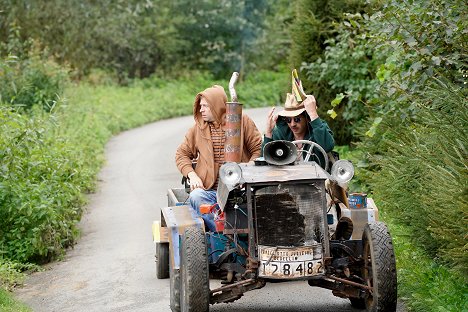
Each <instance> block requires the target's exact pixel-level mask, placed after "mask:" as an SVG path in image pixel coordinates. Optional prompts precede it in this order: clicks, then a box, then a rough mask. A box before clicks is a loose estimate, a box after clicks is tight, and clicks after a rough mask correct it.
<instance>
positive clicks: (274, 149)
mask: <svg viewBox="0 0 468 312" xmlns="http://www.w3.org/2000/svg"><path fill="white" fill-rule="evenodd" d="M263 157H264V158H265V161H266V162H267V163H269V164H271V165H277V166H281V165H288V164H291V163H293V162H294V161H295V160H296V158H297V148H296V145H294V143H291V142H289V141H283V140H278V141H272V142H268V143H267V144H265V147H263Z"/></svg>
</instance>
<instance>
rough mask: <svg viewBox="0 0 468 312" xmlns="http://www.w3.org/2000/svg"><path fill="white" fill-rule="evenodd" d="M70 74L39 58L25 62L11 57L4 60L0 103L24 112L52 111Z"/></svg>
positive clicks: (2, 61)
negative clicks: (39, 108)
mask: <svg viewBox="0 0 468 312" xmlns="http://www.w3.org/2000/svg"><path fill="white" fill-rule="evenodd" d="M67 77H68V76H67V72H66V71H65V70H63V69H62V68H60V67H59V66H58V65H56V64H55V63H54V62H51V61H44V60H42V59H41V58H40V57H38V56H34V55H32V56H31V58H28V59H26V60H21V59H19V58H17V57H14V56H9V57H8V58H6V59H5V60H0V104H7V105H11V106H14V107H16V108H21V109H22V110H30V109H31V108H32V107H33V106H38V107H41V108H42V109H44V110H45V111H47V112H49V111H51V110H52V109H53V108H54V107H55V106H56V105H57V103H58V102H60V97H61V95H62V93H63V90H64V87H65V82H66V81H67Z"/></svg>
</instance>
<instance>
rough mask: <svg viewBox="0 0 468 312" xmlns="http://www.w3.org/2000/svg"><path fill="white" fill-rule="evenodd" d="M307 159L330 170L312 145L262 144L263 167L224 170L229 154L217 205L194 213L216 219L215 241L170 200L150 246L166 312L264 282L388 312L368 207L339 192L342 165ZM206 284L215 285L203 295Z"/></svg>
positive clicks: (392, 277)
mask: <svg viewBox="0 0 468 312" xmlns="http://www.w3.org/2000/svg"><path fill="white" fill-rule="evenodd" d="M231 96H232V93H231ZM232 98H233V97H232ZM235 102H236V101H233V102H230V103H228V111H227V119H229V118H230V111H236V112H237V113H236V114H238V110H237V107H236V108H235V110H230V109H229V104H235ZM231 119H232V120H238V118H231ZM229 142H230V141H229V140H228V138H226V145H228V143H229ZM296 143H301V144H302V146H305V148H302V149H299V150H298V148H297V145H296ZM233 150H235V149H233ZM226 151H227V148H226ZM298 153H299V155H300V156H299V157H298ZM303 153H305V154H307V156H306V159H304V160H302V159H303V157H302V154H303ZM314 153H322V154H323V156H324V158H325V159H326V163H327V164H328V163H329V162H328V157H327V154H326V153H325V152H324V151H323V149H322V148H321V147H320V146H319V145H317V144H316V143H314V142H311V141H299V142H287V141H273V142H270V143H268V144H267V145H265V148H264V151H263V155H264V157H262V158H259V159H257V160H256V161H255V162H251V163H237V162H236V161H229V158H230V155H228V154H227V155H226V160H227V162H226V163H225V164H224V165H223V166H222V167H221V169H220V172H219V177H220V180H219V186H218V190H217V193H218V194H217V199H218V202H217V204H215V205H213V206H202V207H200V211H201V213H210V214H213V215H214V218H215V223H216V232H210V231H207V230H205V226H204V223H203V220H202V218H200V217H199V216H198V215H197V214H196V213H195V212H194V211H193V210H192V209H191V208H190V207H189V206H188V205H186V204H185V203H186V202H187V199H188V196H189V193H188V192H187V191H186V189H185V188H177V189H169V190H168V207H165V208H162V209H161V219H160V221H155V222H154V224H153V238H154V241H155V243H156V271H157V277H158V278H170V306H171V309H172V311H208V310H209V305H210V304H215V303H221V302H232V301H234V300H237V299H239V298H241V297H242V295H243V293H245V292H247V291H250V290H254V289H258V288H262V287H263V286H265V284H266V283H267V282H272V281H273V282H290V281H297V280H302V281H307V283H308V285H310V286H318V287H322V288H327V289H330V290H332V293H333V295H335V296H338V297H342V298H349V300H350V302H351V305H352V306H353V307H356V308H361V309H366V310H367V311H395V310H396V303H397V277H396V267H395V256H394V251H393V245H392V239H391V237H390V233H389V231H388V229H387V227H386V225H385V224H384V223H382V222H379V221H378V209H377V207H376V206H375V204H374V201H373V200H372V199H371V198H367V197H366V195H365V194H356V193H354V194H348V193H347V192H346V185H347V183H348V182H349V181H350V180H351V178H352V177H353V175H354V169H353V166H352V164H351V163H350V162H348V161H346V160H337V161H334V163H333V164H332V166H331V170H329V171H328V168H322V167H321V166H320V165H318V164H317V163H316V162H315V161H306V160H308V159H309V157H314V156H315V154H314ZM330 163H331V161H330ZM325 167H327V166H325ZM210 279H217V280H220V281H221V282H220V283H219V282H218V283H217V284H219V285H218V286H216V287H214V288H212V289H210ZM212 284H214V283H212ZM305 285H307V284H304V286H305ZM311 300H313V298H311Z"/></svg>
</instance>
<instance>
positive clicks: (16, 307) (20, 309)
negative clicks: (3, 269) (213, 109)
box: [0, 288, 32, 312]
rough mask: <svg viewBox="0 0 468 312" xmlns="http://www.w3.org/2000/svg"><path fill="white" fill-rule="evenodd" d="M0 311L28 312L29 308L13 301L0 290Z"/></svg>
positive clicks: (7, 294)
mask: <svg viewBox="0 0 468 312" xmlns="http://www.w3.org/2000/svg"><path fill="white" fill-rule="evenodd" d="M0 311H1V312H30V311H32V310H31V309H30V308H28V307H27V306H25V305H24V304H22V303H20V302H18V301H17V300H15V299H13V297H12V296H11V294H10V293H9V292H7V291H6V290H4V289H1V288H0Z"/></svg>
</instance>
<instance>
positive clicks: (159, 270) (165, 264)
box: [156, 243, 169, 279]
mask: <svg viewBox="0 0 468 312" xmlns="http://www.w3.org/2000/svg"><path fill="white" fill-rule="evenodd" d="M156 277H157V278H159V279H164V278H168V277H169V243H156Z"/></svg>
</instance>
